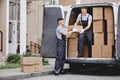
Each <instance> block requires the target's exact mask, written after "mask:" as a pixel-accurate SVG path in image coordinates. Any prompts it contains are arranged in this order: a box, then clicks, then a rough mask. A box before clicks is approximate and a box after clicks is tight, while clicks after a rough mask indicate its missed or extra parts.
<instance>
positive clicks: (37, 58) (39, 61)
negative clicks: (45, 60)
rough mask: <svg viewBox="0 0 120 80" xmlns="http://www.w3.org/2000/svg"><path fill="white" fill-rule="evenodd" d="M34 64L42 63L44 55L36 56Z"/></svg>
mask: <svg viewBox="0 0 120 80" xmlns="http://www.w3.org/2000/svg"><path fill="white" fill-rule="evenodd" d="M34 64H39V65H42V57H35V58H34Z"/></svg>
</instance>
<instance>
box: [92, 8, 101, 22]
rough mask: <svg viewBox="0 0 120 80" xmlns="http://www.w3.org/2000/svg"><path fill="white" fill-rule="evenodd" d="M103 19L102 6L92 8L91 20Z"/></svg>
mask: <svg viewBox="0 0 120 80" xmlns="http://www.w3.org/2000/svg"><path fill="white" fill-rule="evenodd" d="M101 19H103V7H94V8H93V20H101Z"/></svg>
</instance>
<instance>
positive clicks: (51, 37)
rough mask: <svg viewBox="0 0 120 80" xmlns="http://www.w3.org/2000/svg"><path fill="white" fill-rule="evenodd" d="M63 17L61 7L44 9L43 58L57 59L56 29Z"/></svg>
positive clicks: (41, 51)
mask: <svg viewBox="0 0 120 80" xmlns="http://www.w3.org/2000/svg"><path fill="white" fill-rule="evenodd" d="M59 17H64V16H63V10H62V7H61V6H56V7H55V6H50V7H45V8H44V14H43V34H42V43H41V50H40V53H41V55H42V56H43V57H48V58H52V57H56V43H57V39H56V27H57V26H58V24H57V19H58V18H59Z"/></svg>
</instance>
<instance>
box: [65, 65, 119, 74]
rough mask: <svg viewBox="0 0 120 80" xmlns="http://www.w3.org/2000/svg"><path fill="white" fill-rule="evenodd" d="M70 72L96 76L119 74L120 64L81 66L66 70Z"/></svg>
mask: <svg viewBox="0 0 120 80" xmlns="http://www.w3.org/2000/svg"><path fill="white" fill-rule="evenodd" d="M67 73H70V74H78V75H97V76H120V66H113V65H112V66H100V67H93V66H92V67H83V68H81V69H79V70H75V71H71V70H70V69H69V70H68V71H67Z"/></svg>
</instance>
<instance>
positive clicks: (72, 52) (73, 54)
mask: <svg viewBox="0 0 120 80" xmlns="http://www.w3.org/2000/svg"><path fill="white" fill-rule="evenodd" d="M77 56H78V51H68V57H70V58H71V57H77Z"/></svg>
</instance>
